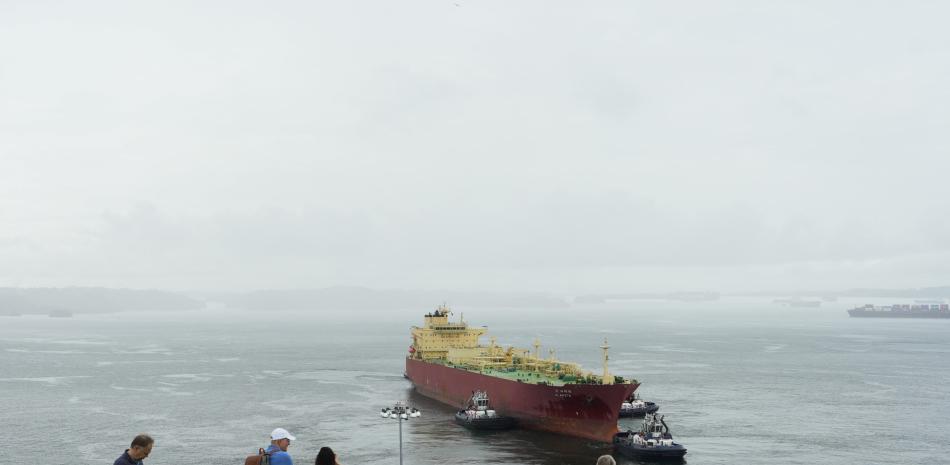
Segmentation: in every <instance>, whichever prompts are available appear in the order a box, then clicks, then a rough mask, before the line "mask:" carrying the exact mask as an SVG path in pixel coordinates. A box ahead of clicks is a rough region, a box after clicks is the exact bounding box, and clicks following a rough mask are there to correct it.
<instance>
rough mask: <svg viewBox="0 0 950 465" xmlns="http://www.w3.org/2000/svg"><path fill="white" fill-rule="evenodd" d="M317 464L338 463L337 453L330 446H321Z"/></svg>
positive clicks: (332, 464) (328, 464)
mask: <svg viewBox="0 0 950 465" xmlns="http://www.w3.org/2000/svg"><path fill="white" fill-rule="evenodd" d="M315 465H336V454H334V453H333V449H331V448H329V447H321V448H320V452H317V461H316V462H315Z"/></svg>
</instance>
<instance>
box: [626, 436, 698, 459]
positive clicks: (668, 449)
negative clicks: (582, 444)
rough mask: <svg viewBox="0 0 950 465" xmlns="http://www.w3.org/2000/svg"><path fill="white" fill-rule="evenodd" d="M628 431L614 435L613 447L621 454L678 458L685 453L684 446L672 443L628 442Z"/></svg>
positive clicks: (641, 457)
mask: <svg viewBox="0 0 950 465" xmlns="http://www.w3.org/2000/svg"><path fill="white" fill-rule="evenodd" d="M628 436H629V433H617V435H616V436H614V440H613V444H614V449H616V450H617V451H618V452H620V454H621V455H624V456H626V457H630V458H635V459H652V460H680V459H682V458H683V457H684V456H685V455H686V447H684V446H683V445H682V444H676V443H673V445H672V446H653V447H648V446H641V445H637V444H629V443H628V442H626V441H625V439H626V438H627V437H628Z"/></svg>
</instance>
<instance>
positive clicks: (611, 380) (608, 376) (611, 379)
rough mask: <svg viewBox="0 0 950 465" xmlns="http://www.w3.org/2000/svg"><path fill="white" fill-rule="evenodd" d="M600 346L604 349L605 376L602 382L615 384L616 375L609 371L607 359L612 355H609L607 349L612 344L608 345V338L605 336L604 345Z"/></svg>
mask: <svg viewBox="0 0 950 465" xmlns="http://www.w3.org/2000/svg"><path fill="white" fill-rule="evenodd" d="M600 348H601V349H603V350H604V377H603V380H602V381H601V382H602V383H603V384H614V377H613V376H612V375H611V374H610V372H609V371H607V360H609V359H610V356H608V355H607V349H610V346H609V345H607V338H604V345H602V346H600Z"/></svg>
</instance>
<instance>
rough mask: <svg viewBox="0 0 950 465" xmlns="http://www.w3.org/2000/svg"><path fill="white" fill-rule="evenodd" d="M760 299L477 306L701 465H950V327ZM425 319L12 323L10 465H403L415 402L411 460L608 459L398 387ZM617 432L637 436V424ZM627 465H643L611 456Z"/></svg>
mask: <svg viewBox="0 0 950 465" xmlns="http://www.w3.org/2000/svg"><path fill="white" fill-rule="evenodd" d="M856 303H865V302H863V301H861V302H855V301H840V302H834V303H826V304H825V305H824V306H823V307H822V308H817V309H816V308H812V309H798V308H784V307H778V306H776V305H774V304H772V303H770V302H769V301H768V300H766V299H758V300H755V299H724V300H722V301H718V302H709V303H671V302H633V303H622V304H621V303H615V304H609V305H604V306H596V305H592V306H588V307H580V308H575V309H572V310H564V309H558V310H550V311H546V310H543V309H534V310H514V309H495V310H475V309H464V308H456V309H455V311H456V313H460V312H464V314H465V319H466V320H467V321H468V322H469V323H470V324H475V325H483V324H484V325H488V326H489V331H490V334H494V335H496V336H498V341H499V343H501V344H508V343H513V344H515V345H518V346H523V347H528V346H529V345H530V343H531V341H532V340H533V338H534V337H539V338H540V339H541V343H542V346H543V347H542V352H543V353H547V349H548V348H555V349H557V356H558V357H559V358H561V359H564V360H571V361H577V362H580V363H582V364H583V365H584V366H585V368H588V369H593V370H597V369H598V367H599V357H600V354H601V352H600V349H598V346H599V345H600V344H601V343H602V341H603V339H604V337H607V338H608V339H609V344H610V346H611V368H612V371H613V372H615V373H617V374H621V375H624V376H633V377H636V378H637V379H639V380H640V381H641V382H642V383H643V384H642V386H641V388H640V390H639V392H640V394H641V396H642V397H643V398H644V399H647V400H653V401H656V402H658V403H659V404H660V405H661V408H660V412H661V413H664V414H666V419H667V423H669V424H670V426H671V428H672V432H673V434H674V436H675V437H676V439H677V441H678V442H681V443H683V444H684V445H686V446H687V447H688V448H689V453H688V454H687V463H689V464H747V463H756V464H758V463H761V464H823V463H827V464H840V463H848V464H888V465H901V464H931V463H932V464H937V463H950V446H948V443H950V442H948V441H947V438H946V434H947V432H948V431H950V400H948V399H950V397H948V391H947V386H950V321H938V320H920V321H902V320H888V319H851V318H848V317H847V315H846V313H845V312H844V309H846V308H848V307H850V306H852V305H853V304H856ZM429 310H430V309H404V310H386V311H382V310H380V311H370V312H270V313H267V314H251V313H245V312H226V311H205V312H195V313H174V314H161V313H120V314H113V315H78V316H76V317H74V318H65V319H55V318H47V317H33V316H31V317H7V318H0V418H2V421H0V444H2V445H3V446H4V452H3V455H4V458H3V459H2V460H0V462H2V463H10V464H14V463H36V462H42V463H50V464H75V463H89V464H111V463H112V461H113V460H114V459H115V458H116V457H117V456H118V455H119V454H120V453H121V452H122V451H123V450H124V449H125V448H126V447H127V445H128V442H129V441H130V440H131V438H132V437H133V436H134V435H135V434H136V433H139V432H148V433H150V434H152V435H153V437H155V438H156V446H155V449H154V451H153V453H152V456H151V457H150V458H149V459H148V460H147V461H146V463H147V464H154V465H158V464H222V465H223V464H237V463H243V457H244V456H245V455H247V454H250V453H252V452H254V451H255V450H256V448H257V447H259V446H263V445H264V444H265V443H266V442H267V434H268V433H269V431H270V430H271V429H273V428H275V427H278V426H281V427H285V428H287V429H289V430H290V431H291V432H292V433H294V434H295V435H296V436H297V441H295V442H294V443H293V444H292V445H291V448H290V452H291V453H292V455H293V456H294V459H295V461H296V463H298V464H307V463H313V460H314V457H315V456H316V453H317V451H318V450H319V448H320V447H321V446H325V445H328V446H330V447H332V448H333V449H334V450H335V451H337V453H338V455H339V460H340V463H341V464H343V465H356V464H397V463H399V457H398V454H399V443H398V429H397V428H398V427H397V422H396V421H395V420H388V419H383V418H380V416H379V414H378V412H379V410H380V409H381V408H383V407H386V406H390V405H392V403H393V402H394V401H396V400H399V399H408V400H410V402H412V403H414V404H415V405H416V406H418V407H420V408H421V409H422V411H423V417H422V418H419V419H413V420H411V421H409V422H407V423H405V424H404V425H403V428H404V429H403V446H404V448H405V451H404V452H405V462H406V463H407V464H453V463H499V464H587V465H590V464H593V463H594V462H595V460H596V458H597V457H598V456H599V455H601V454H604V453H610V451H611V449H610V447H609V445H606V444H600V443H594V442H590V441H586V440H578V439H572V438H565V437H561V436H554V435H549V434H544V433H536V432H527V431H513V432H501V433H491V434H485V433H481V434H479V433H472V432H470V431H468V430H465V429H463V428H461V427H458V426H456V425H455V424H454V423H453V422H452V420H451V415H452V413H453V409H452V408H451V407H447V406H443V405H441V404H437V403H433V402H431V401H429V400H427V399H425V398H420V397H418V396H416V395H415V394H413V392H412V390H411V388H410V385H409V383H408V381H406V380H405V379H404V378H403V377H402V371H403V356H404V354H405V352H406V349H407V346H408V344H409V336H408V327H409V326H410V325H414V324H415V325H418V324H421V323H422V315H423V314H424V313H425V312H427V311H429ZM621 423H622V425H621V426H623V427H625V428H626V427H630V428H633V429H636V428H638V426H639V423H638V421H637V420H623V421H622V422H621ZM618 462H620V463H635V462H631V461H629V460H626V459H622V458H620V457H619V456H618Z"/></svg>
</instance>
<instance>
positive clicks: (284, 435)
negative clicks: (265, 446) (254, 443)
mask: <svg viewBox="0 0 950 465" xmlns="http://www.w3.org/2000/svg"><path fill="white" fill-rule="evenodd" d="M296 440H297V438H295V437H294V436H293V435H292V434H290V432H289V431H287V430H285V429H283V428H277V429H275V430H274V431H271V432H270V443H271V444H273V445H275V446H277V447H279V448H280V450H282V451H285V452H286V451H287V448H288V447H290V441H296Z"/></svg>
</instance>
